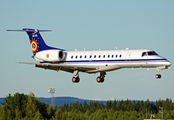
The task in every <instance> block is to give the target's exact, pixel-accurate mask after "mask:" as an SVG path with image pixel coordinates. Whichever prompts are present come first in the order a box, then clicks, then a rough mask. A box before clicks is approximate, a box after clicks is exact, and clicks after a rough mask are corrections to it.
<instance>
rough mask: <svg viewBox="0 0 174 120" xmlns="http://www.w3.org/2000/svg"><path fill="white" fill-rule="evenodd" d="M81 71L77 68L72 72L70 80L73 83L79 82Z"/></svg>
mask: <svg viewBox="0 0 174 120" xmlns="http://www.w3.org/2000/svg"><path fill="white" fill-rule="evenodd" d="M80 73H81V71H80V72H79V71H78V70H76V71H74V72H73V76H74V77H73V78H72V82H73V83H78V82H80V78H79V74H80Z"/></svg>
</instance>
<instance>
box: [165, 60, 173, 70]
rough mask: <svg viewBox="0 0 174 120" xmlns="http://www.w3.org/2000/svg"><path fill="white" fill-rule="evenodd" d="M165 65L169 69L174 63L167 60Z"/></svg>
mask: <svg viewBox="0 0 174 120" xmlns="http://www.w3.org/2000/svg"><path fill="white" fill-rule="evenodd" d="M165 65H166V67H167V68H170V66H171V65H172V63H171V62H169V61H168V60H167V62H166V63H165Z"/></svg>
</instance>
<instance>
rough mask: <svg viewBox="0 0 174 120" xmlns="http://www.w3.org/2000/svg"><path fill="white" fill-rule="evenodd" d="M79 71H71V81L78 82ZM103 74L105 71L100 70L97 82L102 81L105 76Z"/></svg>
mask: <svg viewBox="0 0 174 120" xmlns="http://www.w3.org/2000/svg"><path fill="white" fill-rule="evenodd" d="M80 73H81V71H78V70H76V71H74V72H73V76H74V77H73V78H72V82H73V83H79V82H80V78H79V74H80ZM105 75H106V72H100V76H99V77H97V79H96V80H97V82H98V83H103V82H104V80H105V79H104V78H105Z"/></svg>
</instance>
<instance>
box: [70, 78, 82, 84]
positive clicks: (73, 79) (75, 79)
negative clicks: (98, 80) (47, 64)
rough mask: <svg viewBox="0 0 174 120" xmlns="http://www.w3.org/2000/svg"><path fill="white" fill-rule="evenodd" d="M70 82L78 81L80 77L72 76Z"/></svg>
mask: <svg viewBox="0 0 174 120" xmlns="http://www.w3.org/2000/svg"><path fill="white" fill-rule="evenodd" d="M72 82H73V83H78V82H80V78H79V77H73V78H72Z"/></svg>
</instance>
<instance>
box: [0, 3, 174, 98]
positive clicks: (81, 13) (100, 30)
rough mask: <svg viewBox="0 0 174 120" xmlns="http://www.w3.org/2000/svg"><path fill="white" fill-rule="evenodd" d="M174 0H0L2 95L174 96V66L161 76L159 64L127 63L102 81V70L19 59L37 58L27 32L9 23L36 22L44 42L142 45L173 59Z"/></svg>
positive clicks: (63, 45)
mask: <svg viewBox="0 0 174 120" xmlns="http://www.w3.org/2000/svg"><path fill="white" fill-rule="evenodd" d="M173 4H174V1H172V0H166V1H164V0H153V1H152V0H146V1H145V0H144V1H140V0H131V1H130V0H120V1H118V0H110V1H105V0H95V1H93V0H88V1H82V0H73V1H72V0H66V1H63V0H52V1H47V0H42V1H41V0H38V1H34V0H30V1H27V2H26V1H23V0H17V1H13V0H8V1H7V0H1V4H0V42H1V47H0V51H1V52H0V56H1V57H0V58H1V59H0V61H1V69H0V81H1V83H0V97H6V96H7V95H8V94H9V93H10V94H15V93H16V92H19V93H25V94H29V93H30V92H33V93H34V94H35V95H36V96H37V97H50V96H51V95H50V94H49V93H48V88H49V87H54V88H55V89H56V92H55V96H59V97H60V96H72V97H78V98H83V99H98V100H109V99H116V100H121V99H123V100H125V99H131V100H146V99H150V100H158V99H160V98H161V99H166V98H171V99H172V100H174V93H173V84H174V78H173V74H174V68H173V66H171V68H170V69H168V70H163V71H161V72H160V73H161V74H162V79H161V80H156V78H155V74H156V70H155V69H150V70H148V71H147V69H134V70H131V69H122V70H118V71H113V72H108V73H107V76H106V78H105V82H104V83H103V84H98V83H97V82H96V77H98V76H99V74H86V73H81V74H80V79H81V81H80V83H79V84H73V83H72V81H71V79H72V74H70V73H66V72H62V71H60V72H55V71H49V70H43V69H39V68H35V67H34V66H32V65H22V64H18V63H16V62H35V60H34V59H32V58H31V56H32V51H31V47H30V44H29V39H28V36H27V34H26V33H24V32H6V31H3V30H5V29H22V28H36V29H46V30H47V29H49V30H52V32H44V33H41V35H42V37H43V38H44V40H45V42H46V43H47V44H48V45H50V46H54V47H59V48H63V49H66V50H74V49H83V48H85V49H86V50H93V49H115V48H116V47H117V48H118V49H125V48H130V49H139V48H140V49H141V48H148V49H153V50H155V51H156V52H157V53H158V54H159V55H161V56H163V57H165V58H167V59H168V60H169V61H170V62H171V63H174V55H173V51H174V50H173V46H174V7H173Z"/></svg>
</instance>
